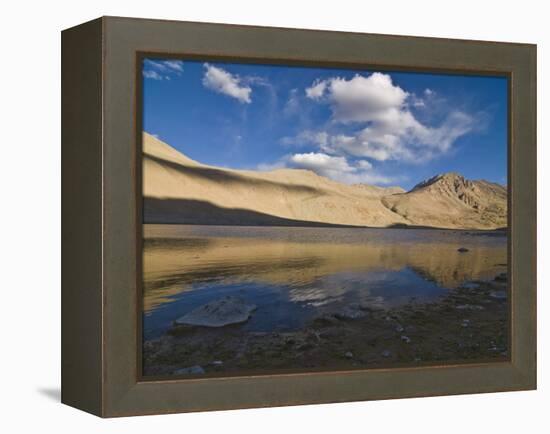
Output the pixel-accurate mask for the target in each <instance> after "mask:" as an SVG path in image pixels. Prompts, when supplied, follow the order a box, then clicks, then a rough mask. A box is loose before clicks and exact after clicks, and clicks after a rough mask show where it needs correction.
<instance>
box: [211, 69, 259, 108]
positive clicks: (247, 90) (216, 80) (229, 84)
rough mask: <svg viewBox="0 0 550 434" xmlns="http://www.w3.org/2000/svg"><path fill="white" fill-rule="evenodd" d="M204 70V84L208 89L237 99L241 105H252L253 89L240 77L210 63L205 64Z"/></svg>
mask: <svg viewBox="0 0 550 434" xmlns="http://www.w3.org/2000/svg"><path fill="white" fill-rule="evenodd" d="M204 68H205V71H204V76H203V79H202V84H203V85H204V86H205V87H206V88H208V89H211V90H213V91H214V92H218V93H221V94H224V95H227V96H230V97H232V98H235V99H236V100H238V101H239V102H241V103H245V104H250V103H251V102H252V99H251V94H252V88H251V87H250V86H248V85H247V84H244V83H243V81H242V79H241V78H240V77H239V76H238V75H235V74H231V73H230V72H228V71H226V70H225V69H222V68H219V67H217V66H213V65H210V64H208V63H205V64H204Z"/></svg>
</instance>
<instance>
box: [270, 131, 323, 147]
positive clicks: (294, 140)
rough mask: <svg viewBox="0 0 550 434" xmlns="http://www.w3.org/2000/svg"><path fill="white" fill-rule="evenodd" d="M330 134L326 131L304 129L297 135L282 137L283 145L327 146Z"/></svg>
mask: <svg viewBox="0 0 550 434" xmlns="http://www.w3.org/2000/svg"><path fill="white" fill-rule="evenodd" d="M328 140H329V135H328V133H327V132H325V131H310V130H304V131H302V132H300V133H299V134H298V135H296V136H287V137H283V138H282V139H281V144H283V145H293V146H304V145H309V144H314V145H318V146H319V147H320V148H323V147H325V146H327V144H328Z"/></svg>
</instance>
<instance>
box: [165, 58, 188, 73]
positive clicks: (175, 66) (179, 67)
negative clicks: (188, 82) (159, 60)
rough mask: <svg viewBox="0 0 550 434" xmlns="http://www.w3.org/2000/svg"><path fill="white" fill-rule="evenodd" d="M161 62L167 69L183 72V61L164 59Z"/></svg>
mask: <svg viewBox="0 0 550 434" xmlns="http://www.w3.org/2000/svg"><path fill="white" fill-rule="evenodd" d="M163 63H164V65H165V66H166V67H167V68H168V69H171V70H173V71H176V72H183V62H182V61H181V60H165V61H164V62H163Z"/></svg>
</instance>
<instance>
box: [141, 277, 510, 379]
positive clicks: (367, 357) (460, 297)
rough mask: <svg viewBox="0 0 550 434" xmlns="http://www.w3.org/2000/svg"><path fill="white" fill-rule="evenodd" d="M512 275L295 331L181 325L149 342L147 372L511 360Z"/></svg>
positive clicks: (359, 310) (347, 313) (327, 318)
mask: <svg viewBox="0 0 550 434" xmlns="http://www.w3.org/2000/svg"><path fill="white" fill-rule="evenodd" d="M508 318H509V303H508V289H507V276H506V274H499V275H498V276H496V277H495V279H494V280H492V281H490V282H469V283H468V284H464V285H462V286H461V287H459V288H457V289H453V290H451V291H450V292H449V293H448V294H447V295H445V296H444V297H441V298H440V299H438V300H437V301H434V302H430V303H416V302H411V303H408V304H405V305H402V306H399V307H395V308H389V309H373V308H371V307H369V306H362V305H357V304H353V305H348V306H345V307H344V308H343V309H341V310H339V311H337V312H334V313H329V314H323V315H321V316H319V317H317V318H315V319H313V320H312V321H311V322H310V323H309V324H307V325H306V326H305V327H303V328H302V329H300V330H297V331H292V332H285V333H280V332H268V333H263V332H262V333H260V332H246V331H243V329H242V324H232V325H225V326H223V327H196V326H188V325H183V326H182V325H175V326H174V327H173V328H172V329H171V330H169V331H168V332H167V333H166V334H165V335H163V336H161V337H160V338H156V339H151V340H148V341H145V342H144V345H143V370H144V372H143V373H144V375H145V376H161V377H162V376H178V377H179V376H185V377H188V376H190V377H197V376H203V375H212V376H223V375H237V374H241V373H257V374H262V373H273V372H285V371H302V370H346V369H361V368H363V369H364V368H369V367H378V366H398V365H399V366H403V365H405V366H410V365H423V364H433V363H440V362H441V363H454V362H477V361H487V360H495V361H497V360H506V359H507V358H508V354H509V353H508V345H509V342H508V339H509V324H508Z"/></svg>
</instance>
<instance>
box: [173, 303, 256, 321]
mask: <svg viewBox="0 0 550 434" xmlns="http://www.w3.org/2000/svg"><path fill="white" fill-rule="evenodd" d="M255 309H256V305H255V304H252V303H248V302H246V301H245V300H243V299H242V298H240V297H235V296H226V297H223V298H220V299H218V300H214V301H211V302H209V303H206V304H203V305H202V306H199V307H197V308H196V309H194V310H192V311H191V312H189V313H187V314H185V315H184V316H182V317H181V318H178V319H177V320H176V321H175V323H176V325H187V326H201V327H223V326H226V325H230V324H239V323H242V322H245V321H247V320H248V318H250V314H251V313H252V312H253V311H254V310H255Z"/></svg>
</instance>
